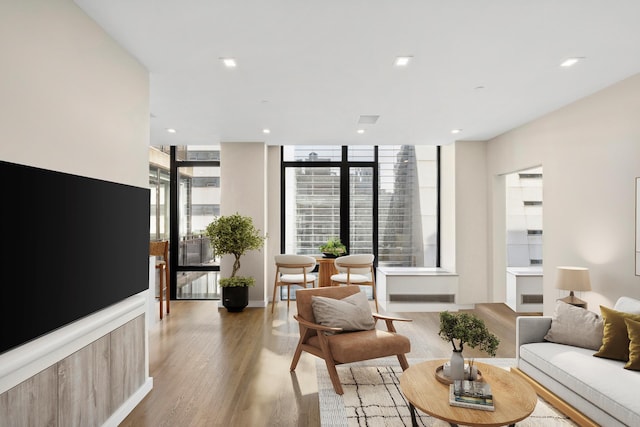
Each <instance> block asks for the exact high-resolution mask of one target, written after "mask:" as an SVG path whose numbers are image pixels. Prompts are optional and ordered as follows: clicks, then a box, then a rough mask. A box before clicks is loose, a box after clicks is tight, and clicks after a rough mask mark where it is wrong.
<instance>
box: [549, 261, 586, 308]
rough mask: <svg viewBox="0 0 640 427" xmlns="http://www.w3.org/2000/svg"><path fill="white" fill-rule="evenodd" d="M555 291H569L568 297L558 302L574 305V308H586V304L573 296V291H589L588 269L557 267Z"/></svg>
mask: <svg viewBox="0 0 640 427" xmlns="http://www.w3.org/2000/svg"><path fill="white" fill-rule="evenodd" d="M556 289H564V290H567V291H570V292H569V296H568V297H565V298H562V299H560V301H562V302H566V303H567V304H571V305H575V306H576V307H582V308H586V307H587V303H586V302H585V301H583V300H581V299H580V298H577V297H576V296H575V295H573V291H590V290H591V280H589V269H588V268H585V267H558V275H557V277H556Z"/></svg>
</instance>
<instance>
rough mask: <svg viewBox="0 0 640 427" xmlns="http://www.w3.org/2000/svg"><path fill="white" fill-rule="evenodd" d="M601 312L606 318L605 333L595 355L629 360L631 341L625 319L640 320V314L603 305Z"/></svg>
mask: <svg viewBox="0 0 640 427" xmlns="http://www.w3.org/2000/svg"><path fill="white" fill-rule="evenodd" d="M600 312H601V313H602V318H603V319H604V335H603V337H602V346H600V350H598V351H597V352H596V353H595V354H594V356H596V357H604V358H605V359H614V360H622V361H623V362H626V361H628V360H629V342H630V341H629V335H628V334H627V325H626V324H625V322H624V320H625V319H631V320H635V321H639V322H640V314H630V313H623V312H621V311H616V310H614V309H612V308H608V307H605V306H603V305H601V306H600Z"/></svg>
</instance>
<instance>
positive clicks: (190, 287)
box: [176, 271, 221, 299]
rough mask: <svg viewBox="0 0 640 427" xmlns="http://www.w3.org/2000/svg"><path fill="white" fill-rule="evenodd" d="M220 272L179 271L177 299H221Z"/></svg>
mask: <svg viewBox="0 0 640 427" xmlns="http://www.w3.org/2000/svg"><path fill="white" fill-rule="evenodd" d="M219 278H220V273H219V272H218V271H179V272H178V282H177V286H176V294H177V295H176V297H177V299H220V296H221V295H220V294H221V291H220V286H219V284H218V279H219Z"/></svg>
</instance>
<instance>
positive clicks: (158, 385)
mask: <svg viewBox="0 0 640 427" xmlns="http://www.w3.org/2000/svg"><path fill="white" fill-rule="evenodd" d="M217 307H218V306H217V303H216V302H213V301H172V302H171V314H170V315H168V316H166V317H165V318H164V320H162V321H161V322H159V323H157V324H156V325H154V326H153V328H152V329H151V331H150V336H149V341H150V349H149V350H150V355H149V361H150V375H151V376H152V377H153V390H151V392H150V393H149V394H148V395H147V396H146V397H145V399H144V400H143V401H142V402H141V403H140V404H139V405H138V406H137V407H136V408H135V409H134V411H133V412H132V413H131V414H130V415H129V416H128V417H127V418H126V419H125V420H124V422H123V423H122V424H121V426H131V427H141V426H143V427H144V426H149V427H151V426H153V427H157V426H181V427H182V426H305V427H306V426H319V425H320V421H319V409H318V390H317V385H316V368H315V363H316V358H315V357H314V356H312V355H310V354H308V353H303V354H302V357H301V359H300V362H299V364H298V367H297V369H296V371H295V372H294V373H290V372H289V365H290V363H291V356H292V354H293V351H294V349H295V347H296V344H297V342H298V326H297V324H296V322H295V320H294V319H293V314H295V312H296V309H295V302H292V303H291V307H290V308H289V309H288V310H287V306H286V302H285V303H283V302H280V303H279V304H278V305H277V307H276V311H275V313H274V314H273V315H272V314H271V306H269V307H268V308H267V309H261V308H246V309H245V310H244V311H243V312H241V313H228V312H227V311H226V309H224V308H223V307H221V308H217ZM473 311H474V312H475V313H476V314H477V315H478V316H479V317H481V318H482V319H484V321H485V323H486V325H487V327H488V328H489V330H491V331H492V332H493V333H494V334H495V335H496V336H497V337H498V338H499V339H500V342H501V343H500V346H499V348H498V353H497V355H496V357H515V318H516V315H515V313H514V312H513V311H512V310H511V309H510V308H508V307H507V306H506V305H504V304H479V305H477V306H476V309H475V310H473ZM381 312H382V311H381ZM389 314H397V315H400V316H402V317H407V318H411V319H413V322H411V323H405V322H400V323H397V326H396V327H397V329H398V332H399V333H402V334H404V335H407V336H408V337H409V338H410V340H411V353H409V354H408V355H407V356H408V357H409V358H431V357H449V356H450V354H451V348H450V344H449V343H447V342H445V341H443V340H442V339H440V338H439V337H438V335H437V332H438V327H439V317H438V313H389ZM465 356H467V357H487V355H486V354H484V353H482V352H479V351H477V350H473V349H465Z"/></svg>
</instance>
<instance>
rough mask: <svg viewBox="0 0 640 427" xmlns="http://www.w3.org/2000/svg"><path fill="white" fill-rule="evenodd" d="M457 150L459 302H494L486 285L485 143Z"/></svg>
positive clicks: (466, 144)
mask: <svg viewBox="0 0 640 427" xmlns="http://www.w3.org/2000/svg"><path fill="white" fill-rule="evenodd" d="M454 148H455V162H454V173H455V183H454V185H455V196H454V199H453V200H455V258H456V261H455V265H456V269H455V272H456V273H458V276H459V279H458V301H457V302H458V304H473V303H480V302H488V301H491V289H490V288H489V286H488V285H487V283H488V282H487V278H488V276H487V275H488V268H487V263H488V259H489V257H488V252H487V231H486V230H487V227H488V222H487V221H488V217H487V197H488V193H487V188H486V186H485V183H484V181H483V179H482V177H484V176H485V175H486V143H485V142H482V141H469V142H463V141H458V142H456V143H455V147H454ZM443 173H448V172H444V171H443ZM442 191H443V192H444V191H445V188H443V190H442ZM444 238H445V237H444V236H443V239H444Z"/></svg>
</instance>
